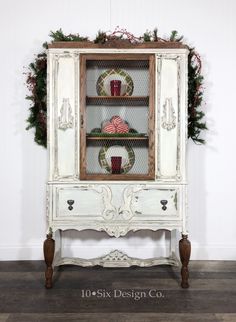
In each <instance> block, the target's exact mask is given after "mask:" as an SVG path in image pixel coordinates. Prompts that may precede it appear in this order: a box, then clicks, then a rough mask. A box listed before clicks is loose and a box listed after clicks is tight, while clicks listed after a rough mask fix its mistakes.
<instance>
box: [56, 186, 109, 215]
mask: <svg viewBox="0 0 236 322" xmlns="http://www.w3.org/2000/svg"><path fill="white" fill-rule="evenodd" d="M55 190H56V191H55V194H56V195H55V198H56V203H55V204H56V211H55V213H54V219H73V218H77V219H78V218H80V219H85V220H86V219H89V218H91V217H92V218H93V219H96V218H100V219H101V217H102V215H104V212H106V211H107V209H106V207H105V206H104V200H105V199H108V197H109V196H107V190H106V187H104V186H95V185H78V186H73V187H56V189H55ZM108 201H109V200H108ZM111 210H112V209H111Z"/></svg>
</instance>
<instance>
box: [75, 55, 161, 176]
mask: <svg viewBox="0 0 236 322" xmlns="http://www.w3.org/2000/svg"><path fill="white" fill-rule="evenodd" d="M154 70H155V69H154V56H153V55H138V54H133V55H130V54H129V55H128V54H127V55H124V54H109V55H108V54H106V55H81V66H80V72H81V78H80V79H81V82H80V86H81V88H80V108H81V111H80V113H81V133H80V134H81V150H80V153H81V155H80V160H81V179H85V180H86V179H94V180H96V179H97V180H135V179H136V180H142V179H154V170H155V169H154V165H155V160H154V155H155V153H154V101H155V99H154Z"/></svg>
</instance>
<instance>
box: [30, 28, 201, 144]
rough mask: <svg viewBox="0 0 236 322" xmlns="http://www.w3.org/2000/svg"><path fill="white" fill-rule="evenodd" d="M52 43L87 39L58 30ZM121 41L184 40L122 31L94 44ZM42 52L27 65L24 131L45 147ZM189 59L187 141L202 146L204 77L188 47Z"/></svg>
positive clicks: (101, 37) (103, 35)
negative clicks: (26, 115) (32, 134)
mask: <svg viewBox="0 0 236 322" xmlns="http://www.w3.org/2000/svg"><path fill="white" fill-rule="evenodd" d="M50 37H51V38H52V42H53V41H89V40H88V38H87V37H81V36H80V35H79V34H69V35H65V34H64V33H63V31H62V30H61V29H60V30H57V31H55V32H51V33H50ZM112 40H116V41H117V40H120V41H128V42H131V43H133V42H137V43H142V42H157V41H158V42H181V43H183V36H181V37H178V33H177V31H172V32H171V35H170V37H169V38H168V39H163V38H160V37H158V35H157V29H154V31H153V32H150V31H146V32H145V33H144V34H143V36H141V37H135V36H134V35H133V34H131V33H129V32H128V31H126V30H125V29H118V28H116V30H115V31H114V32H112V33H106V32H102V31H99V32H98V34H97V36H96V38H95V40H94V41H93V42H94V43H100V44H105V43H107V42H108V41H112ZM43 48H44V50H43V51H42V52H41V53H39V54H38V55H37V56H36V58H35V60H34V61H33V62H32V63H31V64H30V65H29V67H28V70H27V72H26V85H27V87H28V90H29V92H30V95H27V96H26V99H27V100H29V101H30V108H29V111H30V115H29V117H28V119H27V123H28V126H27V128H26V129H27V130H29V129H31V128H35V137H34V140H35V142H36V143H38V144H39V145H42V146H44V147H46V146H47V85H46V78H47V55H46V49H47V48H48V44H47V43H44V44H43ZM188 48H189V56H188V137H189V138H191V139H192V140H193V141H194V142H195V143H199V144H204V143H205V141H204V140H203V139H202V138H201V137H200V134H201V131H202V130H206V129H207V127H206V123H205V122H204V121H203V118H204V115H205V114H204V112H203V111H202V110H201V105H202V100H203V87H202V84H203V76H202V74H201V59H200V56H199V54H198V53H197V52H196V50H195V48H191V47H189V46H188Z"/></svg>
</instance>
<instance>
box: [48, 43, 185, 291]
mask: <svg viewBox="0 0 236 322" xmlns="http://www.w3.org/2000/svg"><path fill="white" fill-rule="evenodd" d="M187 61H188V49H187V48H186V47H185V46H183V45H181V44H180V43H175V42H173V43H158V42H156V43H144V44H136V45H134V44H131V43H125V42H124V43H122V42H119V43H115V42H114V43H111V44H105V45H99V44H93V43H90V42H55V43H53V44H51V45H50V46H49V50H48V70H47V73H48V74H47V77H48V149H49V179H48V184H47V188H48V189H47V212H48V233H47V239H46V240H45V242H44V254H45V262H46V273H45V276H46V287H47V288H50V287H52V275H53V266H58V265H63V264H77V265H82V266H91V265H101V266H110V267H112V266H115V267H118V266H131V265H139V266H151V265H157V264H170V265H175V264H176V257H175V255H174V252H171V253H170V256H169V257H168V258H161V259H158V258H150V259H138V258H131V257H128V256H127V255H126V254H124V253H122V252H120V251H119V250H114V251H113V252H112V253H110V254H106V255H104V257H100V258H93V259H91V260H88V259H81V258H78V259H75V258H65V257H64V258H63V257H61V251H60V246H61V241H60V236H61V232H62V231H65V230H70V229H76V230H78V231H81V230H87V229H89V230H97V231H105V232H106V233H107V234H108V235H109V236H111V237H117V238H118V237H120V236H125V235H126V234H127V233H128V232H129V231H134V232H135V231H138V230H152V231H157V230H160V229H161V230H169V231H172V232H174V231H179V232H180V233H181V234H182V239H181V240H180V243H179V249H180V259H181V262H182V269H181V275H182V282H181V285H182V287H183V288H186V287H188V262H189V257H190V242H189V241H188V239H187V235H188V233H187V230H186V140H187V123H188V122H187V77H188V76H187ZM55 236H56V238H55ZM55 249H56V251H55ZM174 249H175V246H173V245H172V251H173V250H174Z"/></svg>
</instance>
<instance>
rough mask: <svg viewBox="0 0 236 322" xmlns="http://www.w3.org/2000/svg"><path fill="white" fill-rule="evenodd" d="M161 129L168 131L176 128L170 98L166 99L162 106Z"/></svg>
mask: <svg viewBox="0 0 236 322" xmlns="http://www.w3.org/2000/svg"><path fill="white" fill-rule="evenodd" d="M162 127H163V129H166V130H167V131H170V130H172V129H174V128H175V127H176V116H175V110H174V108H173V103H172V98H170V97H169V98H166V100H165V104H164V106H163V116H162Z"/></svg>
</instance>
